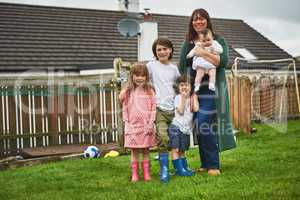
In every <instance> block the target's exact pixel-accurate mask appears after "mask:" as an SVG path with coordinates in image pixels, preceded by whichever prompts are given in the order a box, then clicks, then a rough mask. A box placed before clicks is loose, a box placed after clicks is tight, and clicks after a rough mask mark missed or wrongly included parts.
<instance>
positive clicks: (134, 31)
mask: <svg viewBox="0 0 300 200" xmlns="http://www.w3.org/2000/svg"><path fill="white" fill-rule="evenodd" d="M118 31H119V32H120V33H121V35H123V36H125V37H134V36H136V35H138V33H139V31H140V25H139V23H138V21H137V20H135V19H132V18H124V19H121V20H120V21H119V23H118Z"/></svg>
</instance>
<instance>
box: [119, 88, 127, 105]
mask: <svg viewBox="0 0 300 200" xmlns="http://www.w3.org/2000/svg"><path fill="white" fill-rule="evenodd" d="M127 91H128V88H127V87H124V88H123V89H122V90H121V92H120V94H119V100H120V101H121V102H122V101H124V99H125V97H126V93H127Z"/></svg>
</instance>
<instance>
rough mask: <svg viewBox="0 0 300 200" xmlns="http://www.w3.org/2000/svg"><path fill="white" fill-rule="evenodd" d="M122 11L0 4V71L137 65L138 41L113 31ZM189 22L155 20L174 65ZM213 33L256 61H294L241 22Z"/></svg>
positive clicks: (217, 24) (223, 24)
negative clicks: (118, 61) (166, 40)
mask: <svg viewBox="0 0 300 200" xmlns="http://www.w3.org/2000/svg"><path fill="white" fill-rule="evenodd" d="M125 17H126V14H125V13H124V12H122V11H107V10H91V9H76V8H60V7H49V6H33V5H23V4H11V3H0V30H1V31H0V71H14V70H25V69H32V68H34V69H35V68H39V69H53V68H54V69H58V70H59V69H63V70H68V69H69V70H75V69H79V68H82V67H84V66H93V67H95V66H96V67H97V68H99V69H104V68H110V67H112V64H113V59H114V58H116V57H121V58H122V59H124V60H126V61H136V60H137V37H132V38H126V37H124V36H121V35H120V34H119V32H118V30H117V24H118V22H119V20H120V19H122V18H125ZM188 19H189V18H188V16H175V15H162V14H153V20H154V21H157V22H158V34H159V36H167V37H168V38H169V39H171V41H172V42H173V43H174V48H175V53H174V57H173V59H174V61H175V62H178V59H179V52H180V47H181V45H182V43H183V41H184V38H185V34H186V31H187V26H188ZM212 23H213V26H214V29H215V32H216V33H219V34H221V35H222V36H224V37H225V39H226V40H227V42H228V44H229V54H230V60H231V62H232V61H233V59H234V58H235V57H237V56H239V54H238V53H237V52H236V51H234V49H233V48H235V47H245V48H247V49H249V50H250V51H251V52H252V53H254V54H255V56H257V57H258V59H278V58H287V57H292V56H291V55H289V54H288V53H287V52H285V51H284V50H282V49H281V48H279V47H278V46H276V45H275V44H274V43H272V42H271V41H270V40H268V39H267V38H266V37H264V36H263V35H262V34H260V33H259V32H257V31H256V30H255V29H253V28H252V27H250V26H249V25H248V24H246V23H245V22H244V21H242V20H232V19H216V18H213V19H212Z"/></svg>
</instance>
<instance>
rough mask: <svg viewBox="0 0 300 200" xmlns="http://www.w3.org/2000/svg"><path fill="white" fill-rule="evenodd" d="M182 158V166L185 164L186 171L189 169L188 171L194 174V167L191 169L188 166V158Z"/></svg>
mask: <svg viewBox="0 0 300 200" xmlns="http://www.w3.org/2000/svg"><path fill="white" fill-rule="evenodd" d="M181 160H182V166H183V168H184V169H185V170H186V171H188V172H190V173H192V174H194V170H192V169H190V168H189V167H188V163H187V160H186V158H181Z"/></svg>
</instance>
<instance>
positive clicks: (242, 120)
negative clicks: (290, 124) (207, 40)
mask: <svg viewBox="0 0 300 200" xmlns="http://www.w3.org/2000/svg"><path fill="white" fill-rule="evenodd" d="M284 78H285V77H284V76H260V77H258V78H255V77H254V78H252V80H250V78H249V76H241V77H235V78H233V77H232V76H228V89H229V97H230V111H231V114H232V119H233V124H234V127H235V128H236V129H240V130H243V131H244V132H246V133H250V132H251V127H250V124H251V122H252V121H258V122H270V123H272V122H278V121H280V120H282V119H284V118H285V119H290V118H295V117H299V116H300V115H299V110H298V103H297V96H296V95H297V93H296V87H295V81H294V79H293V77H292V76H288V78H287V81H286V84H285V85H284ZM299 80H300V77H299V76H298V84H299V82H300V81H299ZM299 86H300V85H299ZM298 88H300V87H298Z"/></svg>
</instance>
